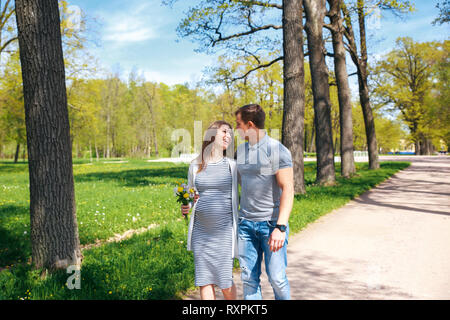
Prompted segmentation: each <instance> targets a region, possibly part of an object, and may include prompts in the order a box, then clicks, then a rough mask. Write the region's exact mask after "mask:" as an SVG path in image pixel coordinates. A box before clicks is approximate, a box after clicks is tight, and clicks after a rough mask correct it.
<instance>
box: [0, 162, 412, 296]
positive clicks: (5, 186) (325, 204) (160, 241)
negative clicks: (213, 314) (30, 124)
mask: <svg viewBox="0 0 450 320" xmlns="http://www.w3.org/2000/svg"><path fill="white" fill-rule="evenodd" d="M128 161H129V162H128V163H122V164H119V163H117V164H104V163H102V162H99V163H95V162H94V164H92V165H90V164H87V162H85V161H74V164H75V165H74V176H75V191H76V203H77V219H78V225H79V234H80V241H81V243H82V244H89V243H93V242H95V240H96V239H107V238H109V237H111V236H113V235H114V233H122V232H124V231H126V230H129V229H137V228H140V227H144V226H148V225H150V224H153V223H156V224H158V225H159V227H157V228H155V229H152V230H150V231H148V232H145V233H143V234H140V235H135V236H133V237H132V238H130V239H128V240H124V241H121V242H116V243H109V244H105V245H102V246H100V247H97V248H93V249H89V250H84V251H83V255H84V260H83V267H82V270H81V277H82V281H81V290H69V289H68V288H66V286H65V283H66V280H67V277H68V276H69V275H68V274H66V273H65V272H58V273H55V274H53V275H51V276H48V277H47V278H46V279H44V280H42V279H40V277H39V272H40V271H39V270H32V269H31V266H30V265H29V264H26V263H23V262H25V261H27V260H29V258H30V255H31V248H30V243H29V234H30V227H29V201H28V198H29V191H28V166H27V164H26V163H19V164H12V163H10V162H0V191H1V192H0V239H1V242H0V267H4V266H9V267H8V269H6V270H3V271H2V272H0V299H20V298H22V299H176V298H179V297H180V293H181V292H183V291H186V290H188V289H190V288H193V283H194V263H193V256H192V253H191V252H188V251H187V250H186V234H187V227H186V223H185V222H184V221H179V206H178V203H177V202H176V201H175V197H174V196H173V191H172V189H173V187H174V186H175V182H176V181H177V180H184V181H185V180H186V177H187V169H188V166H187V165H185V164H171V163H149V162H145V161H142V160H128ZM356 165H357V170H358V176H356V177H353V178H352V179H349V180H345V179H342V178H340V176H339V174H337V176H338V178H337V179H338V184H337V185H336V186H333V187H319V186H315V185H314V180H315V163H305V182H306V186H307V187H306V189H307V194H305V195H296V196H295V201H294V208H293V211H292V214H291V218H290V220H289V223H290V229H291V234H292V233H295V232H298V231H300V230H301V229H302V228H304V227H305V226H306V225H307V224H308V223H310V222H312V221H314V220H316V219H317V218H318V217H320V216H322V215H324V214H326V213H328V212H330V211H332V210H333V209H335V208H338V207H340V206H342V205H344V204H345V203H346V202H348V201H349V200H351V199H353V198H354V197H356V196H358V195H359V194H361V193H363V192H364V191H366V190H368V189H370V188H371V187H373V186H375V185H377V184H378V183H380V182H382V181H384V180H385V179H386V178H388V177H389V176H391V175H392V174H394V173H395V172H397V171H398V170H401V169H403V168H405V167H407V166H408V165H409V163H407V162H382V163H381V168H380V169H379V170H376V171H373V170H368V166H367V163H357V164H356ZM339 170H340V168H339V164H337V166H336V172H337V173H338V172H339ZM138 213H139V216H138V215H137V214H138ZM133 217H134V218H135V219H134V221H133ZM127 220H128V221H127Z"/></svg>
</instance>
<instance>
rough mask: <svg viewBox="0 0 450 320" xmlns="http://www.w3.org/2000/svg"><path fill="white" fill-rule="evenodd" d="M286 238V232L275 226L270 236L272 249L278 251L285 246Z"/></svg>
mask: <svg viewBox="0 0 450 320" xmlns="http://www.w3.org/2000/svg"><path fill="white" fill-rule="evenodd" d="M285 239H286V232H281V231H280V229H278V228H275V229H274V230H273V231H272V233H271V234H270V237H269V242H268V243H269V247H270V251H272V252H277V251H278V250H280V249H281V248H283V245H284V240H285Z"/></svg>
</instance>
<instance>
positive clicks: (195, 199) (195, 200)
mask: <svg viewBox="0 0 450 320" xmlns="http://www.w3.org/2000/svg"><path fill="white" fill-rule="evenodd" d="M198 198H200V195H199V194H197V193H196V194H195V196H194V203H196V202H197V199H198Z"/></svg>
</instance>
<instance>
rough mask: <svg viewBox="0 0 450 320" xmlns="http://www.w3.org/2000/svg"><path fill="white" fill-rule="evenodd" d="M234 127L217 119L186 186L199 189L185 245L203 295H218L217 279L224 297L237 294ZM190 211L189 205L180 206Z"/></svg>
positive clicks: (184, 212)
mask: <svg viewBox="0 0 450 320" xmlns="http://www.w3.org/2000/svg"><path fill="white" fill-rule="evenodd" d="M233 149H234V148H233V138H232V127H231V125H230V124H228V123H227V122H225V121H215V122H213V123H212V124H211V125H210V126H209V128H208V130H207V132H206V134H205V138H204V139H203V144H202V152H201V153H200V155H199V156H198V157H197V158H196V159H194V160H193V161H192V162H191V165H190V166H189V175H188V186H189V188H193V189H194V190H195V191H196V193H199V196H198V198H197V199H198V200H196V202H195V204H194V207H193V208H192V214H191V219H190V222H189V232H188V244H187V249H188V250H191V251H193V253H194V262H195V285H196V286H198V287H200V296H201V299H202V300H215V298H216V297H215V291H214V285H217V286H218V287H220V288H221V289H222V293H223V295H224V298H225V299H226V300H235V299H236V286H235V285H234V283H233V258H238V253H237V225H238V223H237V218H238V189H237V171H236V163H235V161H234V160H233V159H231V158H229V157H227V150H228V154H230V153H231V154H234V151H233ZM181 211H182V213H183V214H187V213H188V211H189V206H183V205H182V206H181Z"/></svg>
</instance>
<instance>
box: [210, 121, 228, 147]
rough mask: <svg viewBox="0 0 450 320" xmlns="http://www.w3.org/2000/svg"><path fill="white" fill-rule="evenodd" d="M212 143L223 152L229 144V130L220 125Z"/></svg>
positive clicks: (224, 125)
mask: <svg viewBox="0 0 450 320" xmlns="http://www.w3.org/2000/svg"><path fill="white" fill-rule="evenodd" d="M214 143H215V144H216V145H217V146H218V147H221V148H222V149H223V150H226V149H227V148H228V146H229V145H230V143H231V128H230V127H229V126H227V125H226V124H223V125H221V126H220V128H219V129H218V130H217V133H216V137H215V139H214Z"/></svg>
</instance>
